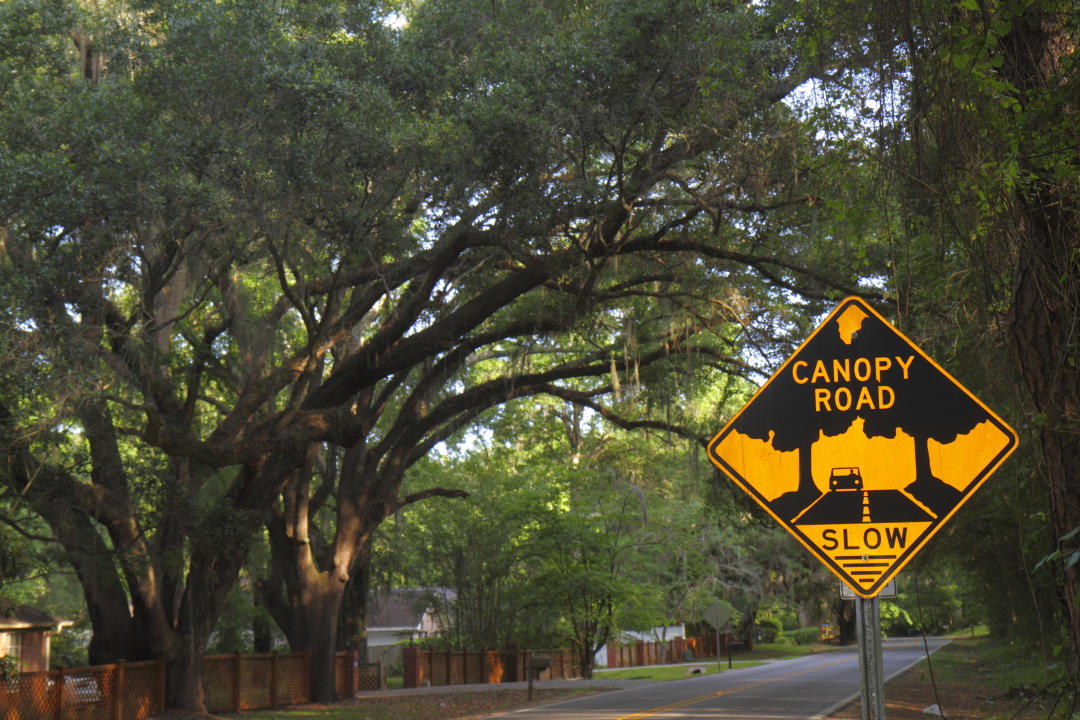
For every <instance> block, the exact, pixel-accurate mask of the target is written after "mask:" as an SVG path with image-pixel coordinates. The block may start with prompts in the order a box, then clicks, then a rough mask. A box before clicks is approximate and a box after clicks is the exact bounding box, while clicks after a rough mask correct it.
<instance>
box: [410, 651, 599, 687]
mask: <svg viewBox="0 0 1080 720" xmlns="http://www.w3.org/2000/svg"><path fill="white" fill-rule="evenodd" d="M531 654H532V653H531V652H530V651H527V650H513V651H509V652H499V651H496V650H479V651H477V650H421V649H420V648H415V647H407V648H404V649H403V651H402V659H403V661H404V669H405V682H404V685H405V687H407V688H417V687H427V686H431V687H438V686H443V685H468V684H494V683H503V682H515V681H518V680H526V679H527V678H528V676H527V675H526V669H527V668H528V667H529V664H528V663H529V657H530V655H531ZM544 654H545V655H548V656H549V658H550V665H549V666H548V668H547V669H546V670H544V671H542V672H541V673H539V674H538V675H537V676H536V677H537V679H539V680H553V679H561V678H573V677H580V675H581V671H580V668H579V667H578V666H577V663H575V662H574V660H573V658H572V657H571V653H570V651H568V650H554V651H552V652H550V653H544Z"/></svg>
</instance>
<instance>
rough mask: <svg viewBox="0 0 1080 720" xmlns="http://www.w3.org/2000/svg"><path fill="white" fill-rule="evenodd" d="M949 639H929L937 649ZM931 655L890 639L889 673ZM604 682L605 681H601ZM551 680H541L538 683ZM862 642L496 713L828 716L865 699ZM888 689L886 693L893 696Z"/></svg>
mask: <svg viewBox="0 0 1080 720" xmlns="http://www.w3.org/2000/svg"><path fill="white" fill-rule="evenodd" d="M946 642H947V641H945V640H941V639H938V638H932V639H930V640H929V643H930V649H931V651H932V650H935V649H936V648H938V647H941V646H942V645H944V644H945V643H946ZM924 656H925V653H924V650H923V644H922V640H921V638H920V639H912V640H887V641H885V646H884V661H885V676H886V678H889V677H892V676H893V675H895V674H898V673H900V672H902V671H903V670H905V669H907V668H908V667H910V666H911V665H913V664H914V663H916V662H918V661H919V660H921V659H922V658H923V657H924ZM594 682H595V684H597V685H603V684H604V683H603V680H602V679H601V680H598V681H594ZM546 685H547V683H538V687H541V686H546ZM859 693H860V685H859V660H858V655H857V654H856V651H855V649H854V648H846V649H841V650H835V651H831V652H824V653H816V654H814V655H808V656H806V657H801V658H796V659H792V660H783V661H777V662H771V663H768V664H766V665H761V666H757V667H751V668H741V669H737V670H732V671H729V672H724V673H719V674H715V675H702V676H695V677H690V678H687V679H686V680H675V681H671V682H662V683H648V684H641V685H638V686H636V687H629V688H625V689H621V690H614V691H612V692H606V693H600V694H596V695H590V696H587V697H581V698H575V699H572V700H567V701H564V702H558V703H552V704H549V705H543V706H539V707H532V708H526V709H523V710H517V711H514V712H511V713H507V714H505V715H498V716H493V717H496V718H501V719H503V720H644V719H645V718H658V719H660V720H668V719H674V718H678V720H715V719H717V718H723V719H724V720H742V719H745V720H784V719H785V718H822V717H825V716H827V715H828V714H829V713H831V712H834V711H835V710H837V709H839V708H840V707H842V706H843V705H846V704H847V703H848V702H850V701H851V700H853V699H855V698H857V697H858V695H859ZM888 696H889V693H888V690H886V691H885V697H886V698H888Z"/></svg>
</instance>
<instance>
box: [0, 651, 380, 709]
mask: <svg viewBox="0 0 1080 720" xmlns="http://www.w3.org/2000/svg"><path fill="white" fill-rule="evenodd" d="M310 667H311V664H310V656H309V655H308V653H306V652H305V653H269V654H263V655H208V656H206V657H204V658H203V669H202V681H203V690H204V692H205V694H206V709H207V711H208V712H234V713H235V712H240V711H242V710H254V709H258V708H276V707H283V706H287V705H298V704H301V703H306V702H310V700H311V687H310V685H309V681H308V678H309V673H310ZM334 675H335V678H334V679H335V683H334V687H335V688H336V691H337V693H338V696H339V697H352V696H354V695H356V693H357V691H358V690H361V689H372V690H375V689H383V688H385V687H386V674H385V670H384V669H383V668H381V667H379V666H378V665H375V666H371V665H368V664H366V663H360V662H358V658H357V655H356V653H355V652H341V653H338V654H337V658H336V661H335V663H334ZM164 711H165V661H164V660H151V661H148V662H137V663H136V662H133V663H117V664H115V665H96V666H93V667H85V668H75V669H63V668H62V669H59V670H49V671H47V672H32V673H22V674H20V675H15V676H13V677H10V678H6V679H4V680H0V717H3V718H4V720H54V719H55V720H99V719H100V720H143V719H144V718H148V717H150V716H152V715H159V714H161V713H163V712H164Z"/></svg>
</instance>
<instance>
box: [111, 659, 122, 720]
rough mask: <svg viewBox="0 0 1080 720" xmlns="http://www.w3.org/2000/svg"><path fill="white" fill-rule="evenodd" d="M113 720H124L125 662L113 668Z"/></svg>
mask: <svg viewBox="0 0 1080 720" xmlns="http://www.w3.org/2000/svg"><path fill="white" fill-rule="evenodd" d="M112 672H113V683H112V688H113V697H112V720H124V661H123V660H121V661H119V662H118V663H116V665H114V666H113V671H112Z"/></svg>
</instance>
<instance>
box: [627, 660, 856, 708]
mask: <svg viewBox="0 0 1080 720" xmlns="http://www.w3.org/2000/svg"><path fill="white" fill-rule="evenodd" d="M852 660H858V658H857V657H846V658H841V659H839V660H834V661H832V662H831V663H826V664H825V665H816V666H814V667H812V668H807V669H805V670H796V671H795V672H793V673H788V674H787V675H780V676H778V677H774V678H769V679H767V680H759V681H758V682H752V683H747V684H746V685H736V686H735V687H731V688H727V689H726V690H717V691H716V692H714V693H709V694H708V695H698V696H697V697H692V698H687V699H686V700H680V701H679V702H675V703H671V704H670V705H661V706H660V707H654V708H650V709H648V710H642V711H641V712H636V713H632V714H630V715H623V716H621V717H618V718H616V719H615V720H640V718H648V717H653V716H655V715H659V714H661V713H665V712H668V711H669V710H675V709H677V708H681V707H686V706H687V705H696V704H697V703H702V702H705V701H706V700H713V699H715V698H718V697H720V696H721V695H734V694H735V693H737V692H742V691H743V690H752V689H753V688H756V687H761V686H762V685H768V684H769V683H772V682H778V681H780V680H789V679H791V678H793V677H797V676H799V675H805V674H806V673H812V672H817V671H818V670H824V669H825V668H829V667H832V666H834V665H840V664H841V663H846V662H851V661H852Z"/></svg>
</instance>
